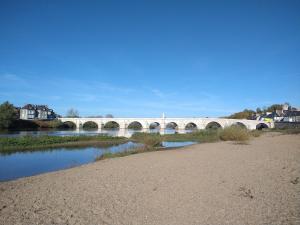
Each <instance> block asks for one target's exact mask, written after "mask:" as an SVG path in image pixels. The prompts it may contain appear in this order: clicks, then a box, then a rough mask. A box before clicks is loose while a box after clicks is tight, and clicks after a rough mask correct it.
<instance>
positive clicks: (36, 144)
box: [0, 135, 128, 153]
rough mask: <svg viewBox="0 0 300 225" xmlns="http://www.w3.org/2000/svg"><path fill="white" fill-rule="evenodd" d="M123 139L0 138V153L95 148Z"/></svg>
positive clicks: (79, 137)
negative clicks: (63, 148) (58, 148)
mask: <svg viewBox="0 0 300 225" xmlns="http://www.w3.org/2000/svg"><path fill="white" fill-rule="evenodd" d="M127 141H128V139H127V138H125V137H110V136H107V135H97V136H68V137H59V136H47V135H45V136H37V137H35V136H23V137H1V138H0V153H5V152H16V151H28V150H34V149H39V150H40V149H45V148H54V147H72V146H82V147H83V146H91V145H92V146H93V145H94V146H95V145H101V144H102V145H104V146H109V145H114V144H120V143H125V142H127Z"/></svg>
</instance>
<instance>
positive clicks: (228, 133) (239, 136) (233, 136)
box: [219, 126, 250, 142]
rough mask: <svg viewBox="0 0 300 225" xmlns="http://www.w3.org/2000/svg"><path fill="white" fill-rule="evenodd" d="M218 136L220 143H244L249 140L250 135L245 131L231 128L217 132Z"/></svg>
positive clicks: (235, 127) (234, 127) (239, 128)
mask: <svg viewBox="0 0 300 225" xmlns="http://www.w3.org/2000/svg"><path fill="white" fill-rule="evenodd" d="M219 136H220V139H221V140H222V141H239V142H244V141H248V140H249V139H250V133H249V131H248V130H247V129H244V128H241V127H238V126H231V127H226V128H224V129H223V130H220V131H219Z"/></svg>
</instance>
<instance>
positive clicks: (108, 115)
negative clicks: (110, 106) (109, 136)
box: [105, 114, 114, 118]
mask: <svg viewBox="0 0 300 225" xmlns="http://www.w3.org/2000/svg"><path fill="white" fill-rule="evenodd" d="M105 117H106V118H114V116H113V115H112V114H106V115H105Z"/></svg>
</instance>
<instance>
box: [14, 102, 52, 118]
mask: <svg viewBox="0 0 300 225" xmlns="http://www.w3.org/2000/svg"><path fill="white" fill-rule="evenodd" d="M55 118H56V114H55V113H54V111H53V110H52V109H49V108H48V106H46V105H33V104H27V105H25V106H23V107H22V108H21V109H20V119H22V120H35V119H36V120H52V119H55Z"/></svg>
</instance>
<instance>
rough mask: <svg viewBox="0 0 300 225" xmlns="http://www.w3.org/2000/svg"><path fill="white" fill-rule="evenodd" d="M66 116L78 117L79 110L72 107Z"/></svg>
mask: <svg viewBox="0 0 300 225" xmlns="http://www.w3.org/2000/svg"><path fill="white" fill-rule="evenodd" d="M66 117H69V118H78V117H79V112H78V111H77V110H76V109H73V108H71V109H69V110H68V111H67V114H66Z"/></svg>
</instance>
